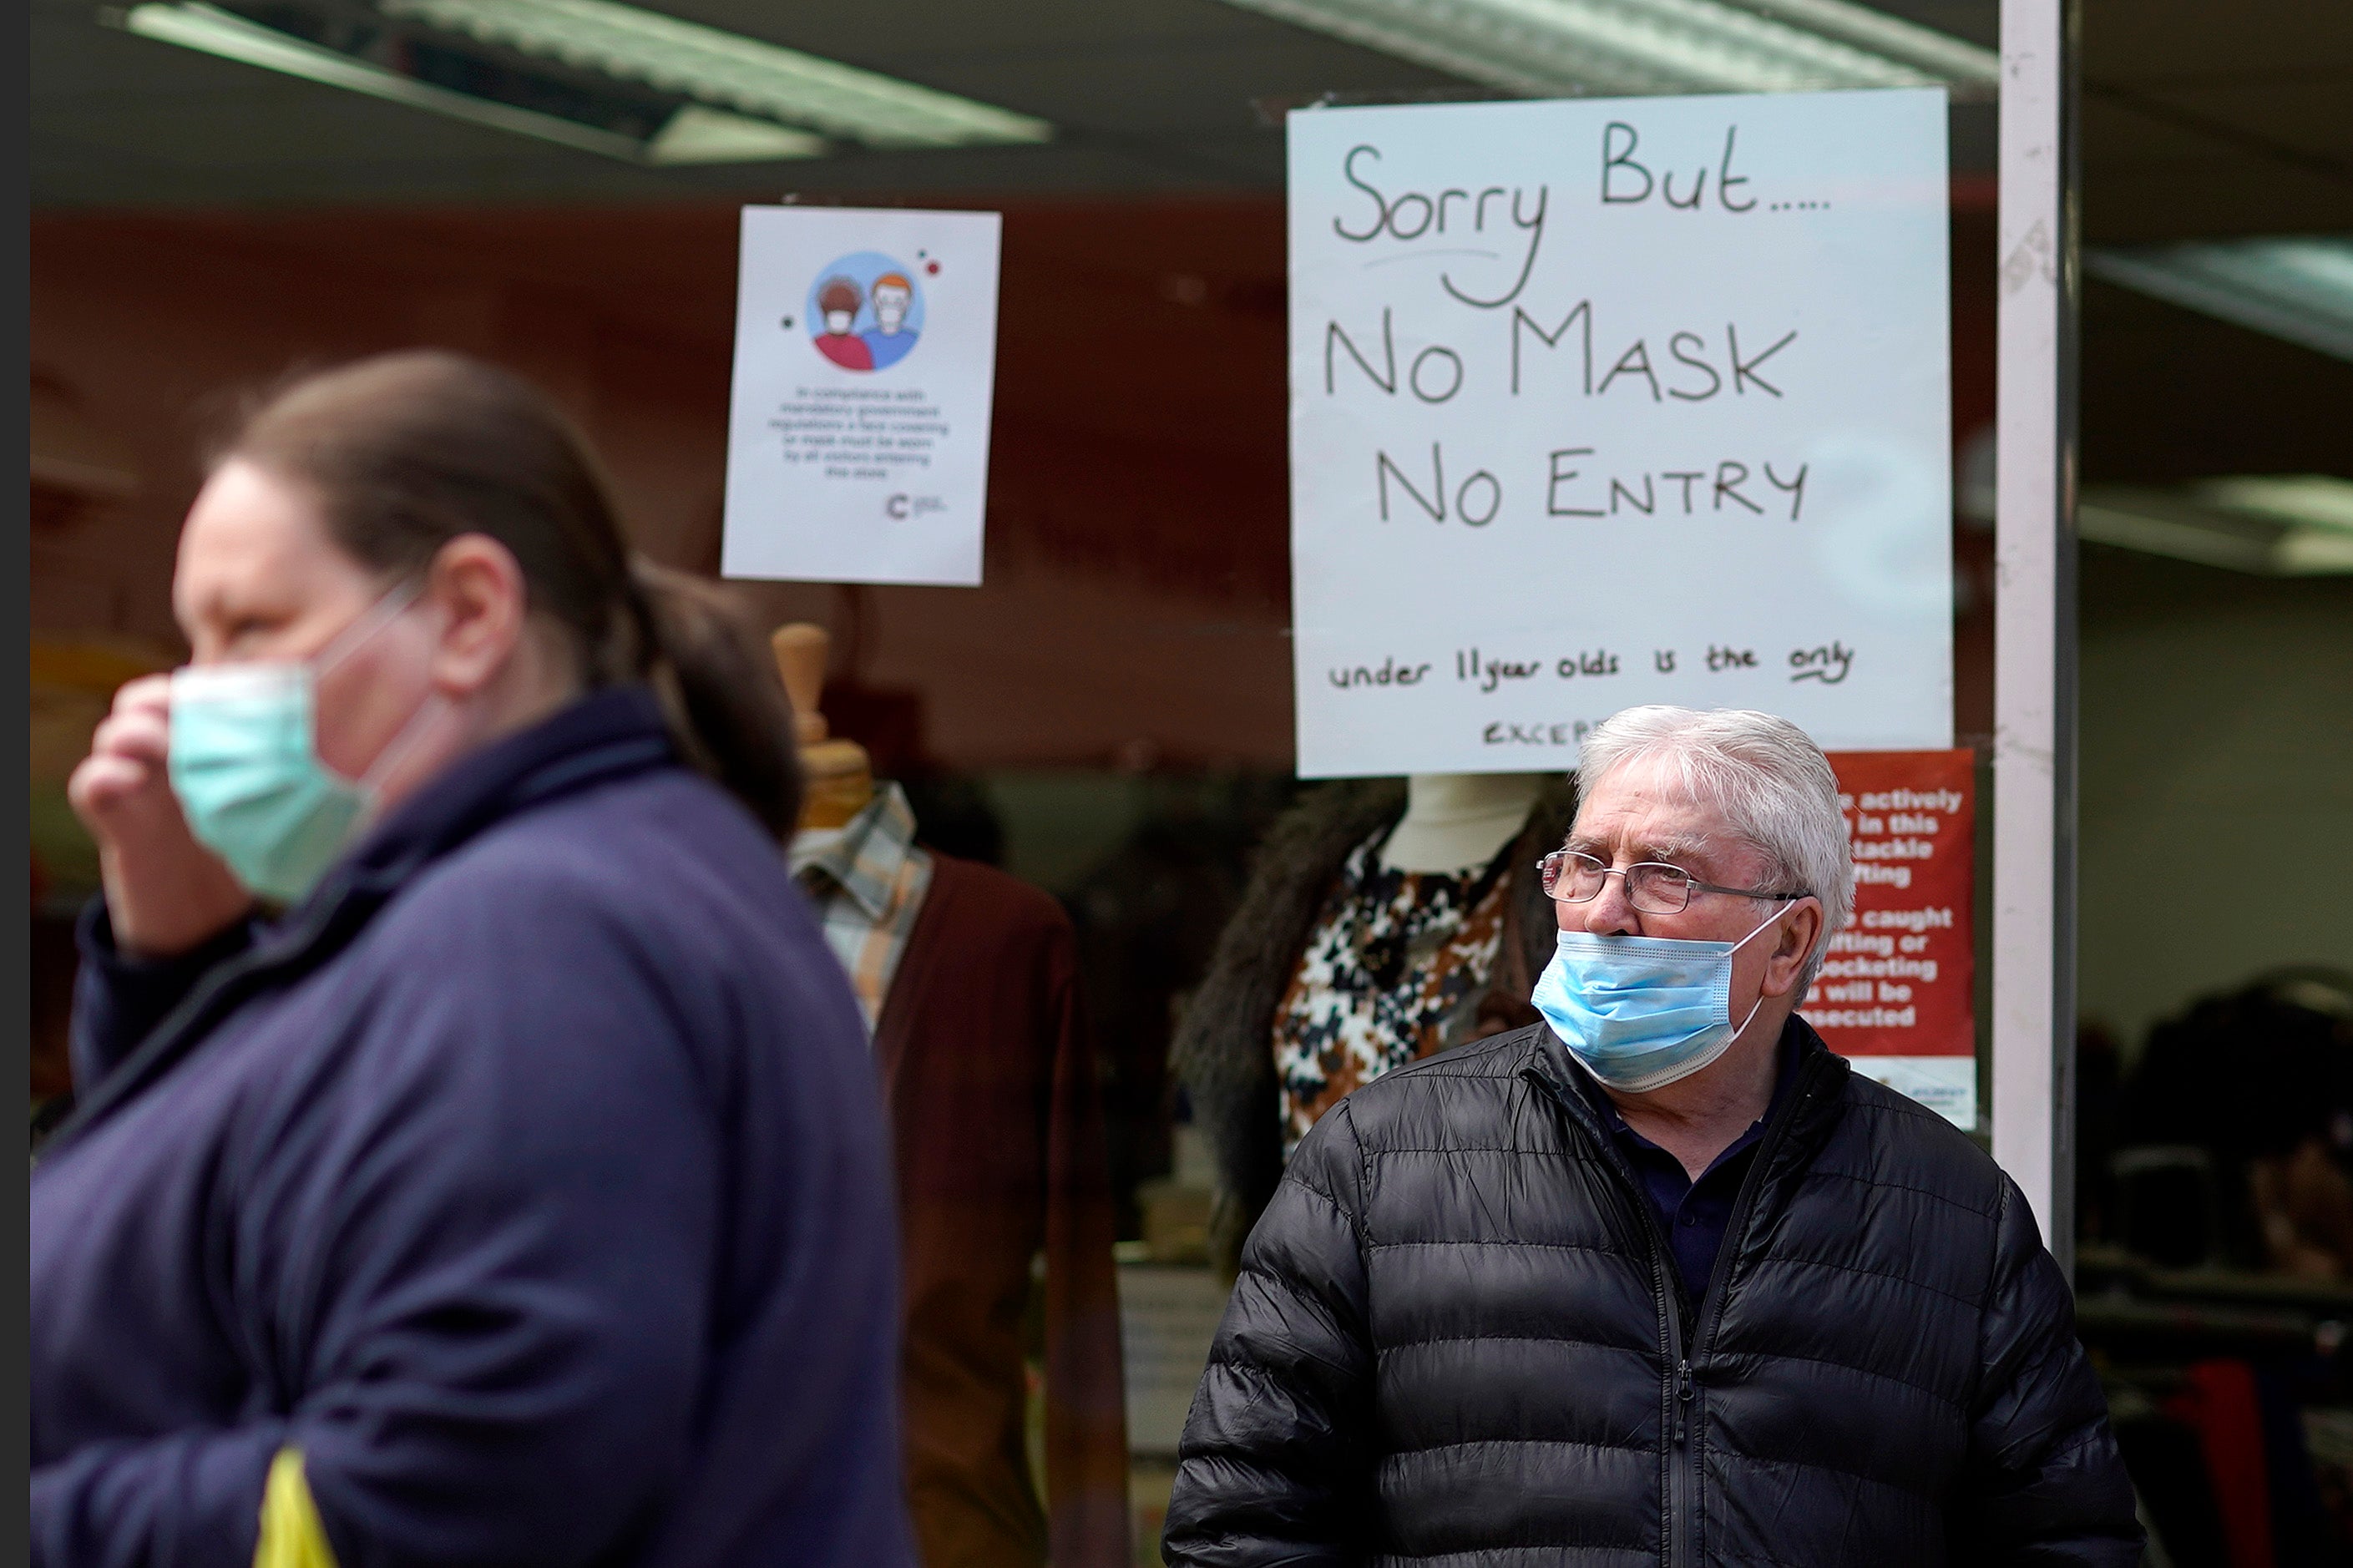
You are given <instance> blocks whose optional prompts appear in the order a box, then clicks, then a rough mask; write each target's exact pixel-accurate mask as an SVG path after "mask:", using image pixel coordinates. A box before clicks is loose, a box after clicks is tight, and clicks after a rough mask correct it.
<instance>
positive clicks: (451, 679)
mask: <svg viewBox="0 0 2353 1568" xmlns="http://www.w3.org/2000/svg"><path fill="white" fill-rule="evenodd" d="M424 596H425V597H426V598H427V600H429V601H431V602H432V603H433V604H434V605H438V606H439V608H440V610H441V612H442V616H443V624H442V632H441V640H440V644H439V646H438V647H436V648H435V649H434V652H433V664H432V672H431V678H432V681H433V689H435V690H437V691H438V692H440V693H441V694H442V695H443V696H445V697H449V698H453V699H457V698H466V697H470V696H472V695H473V694H474V693H476V692H478V691H480V690H481V689H483V688H484V687H486V686H488V685H490V684H491V682H492V681H494V680H496V679H498V678H499V676H500V674H501V672H502V671H504V670H505V668H507V665H508V663H509V662H510V661H511V660H512V658H514V652H515V646H516V644H518V643H519V642H521V641H522V633H523V623H524V620H525V617H526V616H527V614H528V610H529V603H528V600H529V595H528V593H527V591H526V589H525V586H524V584H523V575H522V563H520V562H518V561H517V560H516V559H515V558H514V552H512V551H511V550H509V549H508V548H507V547H506V546H505V545H503V544H501V543H500V542H498V541H497V540H495V539H492V538H491V536H490V535H488V534H486V533H461V534H459V536H458V537H457V538H455V539H452V540H450V541H449V542H448V543H447V544H444V545H443V546H442V547H441V548H440V549H439V550H438V552H435V554H434V557H433V564H432V565H431V566H430V567H428V568H427V572H426V578H425V595H424Z"/></svg>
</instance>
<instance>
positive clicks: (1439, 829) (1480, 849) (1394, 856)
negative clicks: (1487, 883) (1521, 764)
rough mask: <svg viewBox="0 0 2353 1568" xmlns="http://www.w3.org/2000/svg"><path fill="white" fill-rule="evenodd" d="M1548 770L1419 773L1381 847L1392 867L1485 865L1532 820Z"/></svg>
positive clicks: (1409, 784) (1419, 868)
mask: <svg viewBox="0 0 2353 1568" xmlns="http://www.w3.org/2000/svg"><path fill="white" fill-rule="evenodd" d="M1545 777H1546V775H1544V774H1542V773H1415V774H1414V775H1413V776H1412V777H1410V778H1409V779H1407V780H1406V786H1405V787H1406V795H1405V816H1403V817H1401V818H1399V819H1398V825H1397V826H1396V827H1395V828H1394V829H1393V830H1392V831H1391V832H1390V834H1389V837H1388V842H1387V843H1385V844H1383V845H1382V846H1381V864H1382V865H1383V866H1385V867H1387V868H1389V869H1390V870H1392V871H1461V870H1466V869H1468V868H1471V867H1473V866H1484V865H1485V864H1486V863H1487V862H1488V861H1490V860H1493V858H1495V856H1496V854H1497V853H1498V852H1499V851H1501V850H1502V848H1503V847H1504V845H1506V844H1508V843H1510V842H1511V841H1512V838H1513V837H1514V835H1516V834H1517V833H1518V832H1519V831H1520V828H1521V826H1523V825H1524V824H1525V822H1526V821H1527V817H1528V808H1529V807H1530V806H1532V805H1535V799H1536V796H1537V795H1539V794H1540V793H1542V791H1543V789H1544V786H1545Z"/></svg>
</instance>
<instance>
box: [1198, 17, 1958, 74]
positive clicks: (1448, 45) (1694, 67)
mask: <svg viewBox="0 0 2353 1568" xmlns="http://www.w3.org/2000/svg"><path fill="white" fill-rule="evenodd" d="M1227 3H1228V4H1229V5H1237V6H1240V8H1242V9H1243V10H1247V11H1256V12H1258V13H1260V14H1261V15H1263V16H1272V17H1275V18H1277V19H1279V20H1282V21H1285V22H1291V23H1295V24H1296V25H1298V26H1303V27H1307V28H1310V29H1313V30H1314V31H1316V32H1319V33H1326V34H1329V35H1331V36H1332V37H1338V38H1344V39H1346V40H1347V41H1348V42H1350V43H1355V44H1362V45H1364V46H1365V47H1368V48H1374V49H1378V50H1380V51H1381V52H1382V53H1384V54H1390V55H1395V56H1397V57H1398V58H1401V59H1409V60H1412V61H1414V62H1415V63H1417V64H1419V65H1425V66H1429V67H1430V68H1433V69H1437V70H1442V71H1446V72H1449V73H1451V74H1452V75H1455V76H1460V77H1464V78H1467V79H1470V80H1472V81H1476V82H1481V83H1483V84H1485V85H1486V86H1489V87H1494V88H1500V89H1504V91H1507V92H1513V93H1518V94H1522V95H1524V96H1526V97H1531V98H1549V97H1556V96H1560V95H1563V94H1570V95H1574V94H1578V93H1669V92H1801V91H1808V90H1814V89H1830V88H1875V87H1939V86H1941V87H1946V88H1948V89H1951V90H1952V92H1953V94H1954V96H1955V97H1957V98H1989V97H1991V96H1992V95H1993V91H1994V89H1995V87H1996V86H1997V85H1998V84H1999V82H2000V79H2001V60H2000V56H1998V55H1996V54H1995V53H1994V51H1992V50H1991V49H1988V48H1984V47H1979V46H1978V45H1976V44H1972V43H1968V42H1965V41H1963V40H1962V39H1959V38H1956V37H1950V36H1948V35H1947V34H1944V33H1939V32H1936V31H1934V30H1932V29H1930V28H1927V27H1923V26H1918V25H1917V24H1915V23H1912V22H1906V21H1903V20H1900V19H1898V18H1896V17H1894V16H1886V15H1884V14H1883V13H1881V12H1878V11H1873V10H1871V9H1868V8H1867V7H1865V6H1862V5H1852V4H1849V3H1848V0H1756V4H1754V5H1751V6H1746V7H1744V6H1737V5H1725V4H1723V3H1721V0H1227Z"/></svg>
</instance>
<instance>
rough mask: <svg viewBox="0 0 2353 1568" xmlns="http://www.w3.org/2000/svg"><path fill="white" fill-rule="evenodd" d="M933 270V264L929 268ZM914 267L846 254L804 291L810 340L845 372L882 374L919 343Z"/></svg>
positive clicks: (919, 296) (919, 293)
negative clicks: (880, 371)
mask: <svg viewBox="0 0 2353 1568" xmlns="http://www.w3.org/2000/svg"><path fill="white" fill-rule="evenodd" d="M933 270H934V271H937V270H938V264H937V263H936V262H934V264H933ZM914 278H915V273H914V269H913V268H908V267H905V266H902V265H901V264H900V263H899V262H897V261H896V260H893V259H892V258H890V257H888V256H885V255H883V254H881V252H880V251H872V250H863V251H859V252H857V253H856V254H854V255H850V256H845V257H842V258H839V260H837V261H835V262H834V263H833V264H832V265H831V266H829V267H828V268H825V269H824V271H822V272H820V273H819V274H818V281H817V282H816V283H815V284H814V285H813V286H812V287H811V288H810V289H809V301H808V324H809V338H810V341H811V342H814V343H815V344H816V345H817V351H818V353H821V354H823V355H825V357H826V358H827V359H828V360H831V361H832V362H833V363H835V364H838V365H839V366H841V367H842V368H843V369H844V370H857V371H875V370H885V369H888V368H889V367H890V366H892V365H894V364H897V363H899V362H900V361H901V360H902V359H904V358H906V357H907V355H908V354H909V353H912V352H913V349H914V347H915V344H916V343H917V342H919V341H920V340H921V339H922V337H923V290H922V289H920V288H919V287H918V286H917V285H916V283H915V281H914Z"/></svg>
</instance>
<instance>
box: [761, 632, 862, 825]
mask: <svg viewBox="0 0 2353 1568" xmlns="http://www.w3.org/2000/svg"><path fill="white" fill-rule="evenodd" d="M832 641H833V639H832V638H831V637H828V635H827V633H826V629H825V628H824V627H823V626H813V625H811V624H810V623H808V622H807V621H795V622H794V623H793V624H791V625H790V626H778V627H777V628H776V632H775V634H774V635H773V636H771V637H769V638H768V646H769V647H770V648H771V649H772V650H774V652H775V653H776V673H777V674H778V675H780V676H782V677H783V678H784V682H785V693H786V696H788V697H790V698H791V699H792V700H793V730H794V736H795V739H796V740H797V741H798V742H799V743H800V751H801V781H802V796H801V821H800V830H801V831H802V832H804V833H807V832H811V831H826V830H835V831H839V829H841V828H843V827H846V826H849V822H850V819H851V818H852V817H855V816H857V815H858V814H859V813H860V812H861V811H864V810H865V809H866V807H867V805H868V804H869V803H871V801H872V800H873V798H874V768H873V764H872V763H871V762H870V761H869V760H868V758H867V755H866V748H865V747H863V746H860V744H859V743H858V742H855V741H837V740H829V739H828V738H827V731H826V724H825V715H824V714H823V713H822V712H820V711H819V710H818V700H819V698H820V697H821V696H822V694H823V693H824V690H825V662H826V655H827V653H828V650H829V649H830V647H831V646H832Z"/></svg>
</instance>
